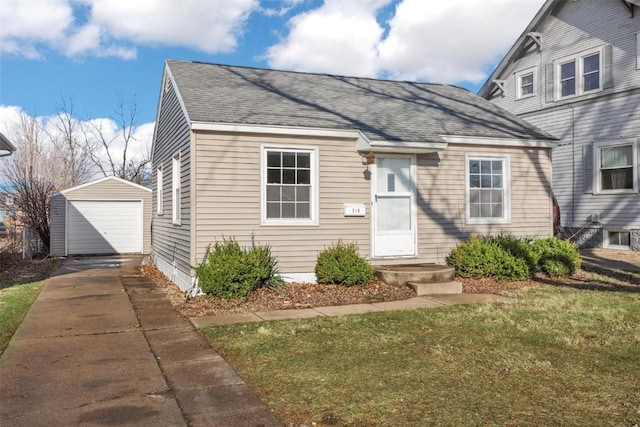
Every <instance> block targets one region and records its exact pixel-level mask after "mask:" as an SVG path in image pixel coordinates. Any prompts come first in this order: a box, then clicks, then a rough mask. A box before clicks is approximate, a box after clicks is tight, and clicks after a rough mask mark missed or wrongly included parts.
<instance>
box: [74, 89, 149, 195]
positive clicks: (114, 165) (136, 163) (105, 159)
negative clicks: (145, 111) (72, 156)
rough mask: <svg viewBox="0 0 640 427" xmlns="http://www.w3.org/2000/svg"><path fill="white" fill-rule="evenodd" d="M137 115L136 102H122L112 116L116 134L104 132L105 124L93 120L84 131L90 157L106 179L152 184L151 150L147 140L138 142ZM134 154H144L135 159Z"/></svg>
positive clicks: (106, 130)
mask: <svg viewBox="0 0 640 427" xmlns="http://www.w3.org/2000/svg"><path fill="white" fill-rule="evenodd" d="M137 112H138V110H137V104H136V102H135V99H134V100H132V101H131V102H129V103H128V104H126V105H125V103H124V101H122V100H120V101H119V103H118V106H117V108H116V109H115V111H114V114H113V116H112V117H110V119H111V120H112V121H113V123H115V124H116V125H117V126H118V129H117V131H116V132H113V130H112V131H109V130H108V129H105V128H104V122H96V121H90V122H88V123H89V124H88V125H87V127H86V128H85V141H86V145H87V149H88V153H89V158H90V159H91V161H92V162H93V163H94V164H95V166H96V167H97V168H98V169H99V170H100V172H101V173H102V174H103V175H104V176H117V177H119V178H122V179H125V180H127V181H131V182H135V183H137V184H142V185H145V184H149V182H150V171H149V167H150V151H149V144H148V141H139V140H137V139H136V137H135V135H134V131H135V129H136V125H137V123H136V117H137ZM141 146H142V149H140V148H141ZM132 152H142V153H144V154H143V156H142V157H140V156H138V157H136V156H134V155H133V154H132Z"/></svg>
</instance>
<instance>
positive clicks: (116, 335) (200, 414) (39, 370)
mask: <svg viewBox="0 0 640 427" xmlns="http://www.w3.org/2000/svg"><path fill="white" fill-rule="evenodd" d="M141 259H142V258H141V257H139V256H126V257H96V258H78V259H69V260H67V261H66V262H65V263H64V265H63V267H62V268H61V269H60V270H59V271H58V272H56V274H55V275H54V276H53V277H52V278H51V279H49V281H48V282H47V284H46V285H45V287H44V288H43V290H42V292H41V294H40V296H39V297H38V299H37V300H36V302H35V303H34V304H33V306H32V307H31V309H30V311H29V312H28V314H27V316H26V318H25V319H24V321H23V323H22V324H21V325H20V327H19V329H18V330H17V331H16V334H15V335H14V337H13V339H12V340H11V342H10V344H9V346H8V347H7V349H6V350H5V353H4V354H3V356H2V358H1V359H0V378H1V381H0V425H3V426H5V425H6V426H9V425H11V426H39V425H48V426H55V425H59V426H63V425H65V426H66V425H77V424H83V425H135V426H154V427H157V426H180V425H190V426H214V425H215V426H222V425H229V426H239V425H246V426H258V425H262V426H275V425H280V423H279V422H278V421H277V420H276V419H275V418H274V417H273V415H272V414H271V412H270V411H269V410H268V409H267V408H266V406H264V404H263V403H262V402H261V401H260V400H259V399H258V398H257V397H256V396H255V395H254V394H253V393H252V392H251V390H250V389H249V388H248V387H247V386H246V384H245V383H244V381H243V380H242V379H241V378H240V377H239V376H238V375H237V374H236V373H235V372H234V371H233V369H231V367H230V366H229V365H228V364H227V363H226V362H225V361H224V359H222V358H221V357H220V356H219V355H218V354H217V353H216V352H215V351H213V350H212V349H211V347H210V346H209V345H208V343H207V342H206V341H205V340H204V339H203V338H202V337H201V336H200V335H199V334H198V333H197V332H196V330H195V329H194V327H193V326H192V325H191V324H190V323H189V322H188V321H187V320H186V319H184V318H182V317H180V316H179V315H178V313H177V312H176V311H174V310H173V308H172V307H171V305H170V303H169V301H168V300H167V298H166V296H165V295H164V293H163V292H162V291H161V290H159V289H158V288H157V287H156V286H155V285H154V284H153V283H152V282H150V281H149V280H148V279H147V278H145V277H142V276H140V274H139V272H138V270H137V268H136V267H137V266H138V265H139V263H140V262H141Z"/></svg>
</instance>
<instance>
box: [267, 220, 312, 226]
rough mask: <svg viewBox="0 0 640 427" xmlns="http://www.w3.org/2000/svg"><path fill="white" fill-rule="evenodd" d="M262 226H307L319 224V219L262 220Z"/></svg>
mask: <svg viewBox="0 0 640 427" xmlns="http://www.w3.org/2000/svg"><path fill="white" fill-rule="evenodd" d="M260 225H261V226H265V227H305V226H317V225H319V224H318V221H312V220H306V221H304V220H289V221H287V220H269V221H262V222H261V223H260Z"/></svg>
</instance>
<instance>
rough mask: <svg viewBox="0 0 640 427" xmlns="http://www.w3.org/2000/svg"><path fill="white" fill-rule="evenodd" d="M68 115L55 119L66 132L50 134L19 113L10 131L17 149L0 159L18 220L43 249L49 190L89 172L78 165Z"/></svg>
mask: <svg viewBox="0 0 640 427" xmlns="http://www.w3.org/2000/svg"><path fill="white" fill-rule="evenodd" d="M70 117H71V116H70V115H69V116H64V115H63V116H59V117H58V118H57V119H55V120H59V122H57V123H59V124H60V125H61V126H63V127H64V128H65V129H66V130H67V133H66V134H63V135H62V136H59V137H56V138H54V137H53V134H52V133H51V132H49V131H47V130H46V129H45V128H44V126H43V125H42V124H41V123H40V122H39V121H38V120H37V119H35V118H33V117H30V116H28V115H27V114H24V113H23V114H22V115H21V116H20V119H19V120H18V122H17V123H14V126H13V129H11V133H10V135H11V136H10V139H11V140H12V141H13V142H14V144H15V145H16V148H17V151H16V152H15V153H14V154H13V155H11V156H9V157H7V158H4V159H3V160H2V162H0V181H2V182H4V183H5V186H6V187H7V188H6V191H8V192H11V193H12V194H13V199H14V204H15V206H16V211H18V212H19V221H21V222H23V223H24V224H25V225H27V226H29V227H31V228H32V229H33V230H34V231H35V232H36V233H37V234H38V236H39V237H40V239H41V240H42V242H43V244H44V245H45V247H46V248H47V249H49V245H50V231H49V213H50V208H51V202H50V196H51V194H52V193H54V192H55V191H59V190H62V189H64V188H67V187H69V186H72V185H76V184H78V183H80V182H82V181H83V180H85V179H86V178H87V177H88V174H89V171H88V169H83V167H81V164H82V161H81V157H82V148H81V146H80V145H79V144H78V143H77V142H78V141H77V140H75V139H73V138H75V137H73V138H72V136H73V126H75V124H74V123H73V122H72V121H69V120H68V119H69V118H70ZM70 159H72V160H70ZM72 167H73V168H75V169H72Z"/></svg>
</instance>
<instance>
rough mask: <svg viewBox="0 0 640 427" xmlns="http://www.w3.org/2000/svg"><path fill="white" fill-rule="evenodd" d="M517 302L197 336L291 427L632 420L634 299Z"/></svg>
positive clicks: (637, 311) (586, 295)
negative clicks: (224, 359)
mask: <svg viewBox="0 0 640 427" xmlns="http://www.w3.org/2000/svg"><path fill="white" fill-rule="evenodd" d="M512 296H514V298H515V302H514V303H513V304H506V305H485V304H483V305H472V306H453V307H444V308H437V309H425V310H412V311H398V312H383V313H371V314H366V315H357V316H346V317H335V318H316V319H305V320H291V321H280V322H269V323H262V324H240V325H231V326H225V327H217V328H208V329H205V330H203V332H204V333H205V336H207V338H208V339H209V340H210V342H211V344H212V345H213V347H214V348H216V349H217V350H218V351H219V352H220V353H221V354H222V355H223V356H224V357H225V358H226V359H227V360H228V361H229V362H230V363H231V364H232V365H233V366H234V368H236V369H237V370H238V371H239V373H240V374H241V375H242V376H243V377H244V378H245V379H247V380H248V382H249V383H251V384H252V386H253V387H254V389H255V390H256V392H257V393H258V394H259V395H260V397H261V398H262V399H263V401H264V402H265V403H267V404H268V405H269V406H270V407H271V408H272V409H273V410H274V412H275V414H276V415H277V416H278V417H279V418H280V420H281V421H282V422H283V423H284V424H285V425H288V424H290V423H293V424H294V425H300V424H307V425H310V424H311V423H317V424H318V425H368V426H379V425H519V426H525V425H536V426H537V425H629V426H631V425H634V424H637V423H639V422H640V382H638V378H640V363H638V361H639V360H640V326H639V325H640V294H639V293H629V292H603V291H597V290H584V289H573V288H552V287H545V288H539V289H530V290H524V291H519V292H517V293H514V294H513V295H512Z"/></svg>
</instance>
